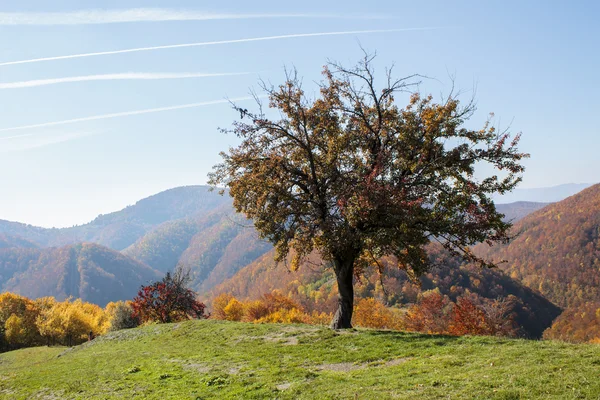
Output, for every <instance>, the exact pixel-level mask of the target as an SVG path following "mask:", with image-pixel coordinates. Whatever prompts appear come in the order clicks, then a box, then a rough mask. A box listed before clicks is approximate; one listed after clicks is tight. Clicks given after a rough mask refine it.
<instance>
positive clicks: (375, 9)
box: [0, 0, 600, 226]
mask: <svg viewBox="0 0 600 400" xmlns="http://www.w3.org/2000/svg"><path fill="white" fill-rule="evenodd" d="M6 3H8V2H2V3H0V219H8V220H13V221H21V222H26V223H31V224H35V225H41V226H70V225H73V224H81V223H85V222H87V221H89V220H91V219H92V218H94V217H95V216H96V215H98V214H100V213H107V212H111V211H115V210H117V209H120V208H122V207H124V206H126V205H128V204H132V203H134V202H135V201H137V200H139V199H141V198H143V197H146V196H148V195H151V194H154V193H157V192H159V191H161V190H164V189H168V188H171V187H175V186H180V185H191V184H203V183H205V182H206V174H207V173H208V172H209V171H210V169H211V167H212V165H214V164H215V163H216V162H218V160H219V157H218V152H219V151H221V150H225V149H227V147H228V146H230V145H234V144H235V139H234V138H233V137H231V136H224V135H221V134H219V133H218V132H217V128H218V127H227V126H229V124H230V123H231V121H232V120H234V119H235V118H236V115H237V114H236V113H235V112H234V111H232V110H231V109H230V107H229V106H228V105H227V104H224V103H216V104H209V105H204V106H197V107H189V108H177V107H176V106H182V105H189V104H196V103H206V102H208V103H210V102H215V101H222V100H223V99H225V98H239V97H244V96H247V95H248V93H249V90H250V88H252V87H256V83H257V80H258V78H259V77H260V78H262V79H265V80H268V81H271V82H273V83H279V82H281V81H282V80H283V67H284V66H295V67H296V68H297V69H298V70H299V73H300V74H301V75H302V76H304V78H305V79H304V81H305V83H306V87H307V89H308V91H309V92H310V91H311V90H313V89H314V84H313V82H314V81H316V80H318V79H320V70H321V67H322V66H323V65H324V64H325V62H326V61H327V59H332V60H336V61H340V62H342V63H344V64H348V65H352V64H353V63H354V62H355V61H356V60H357V59H358V58H359V57H360V56H361V50H360V48H359V43H360V45H362V46H363V47H364V48H365V49H368V50H371V51H377V53H378V58H377V65H378V66H379V67H381V68H382V69H381V71H383V67H385V66H386V65H389V64H390V63H392V62H394V63H395V64H396V69H395V70H396V74H397V75H398V76H404V75H409V74H413V73H419V74H423V75H427V76H429V77H432V78H435V79H430V80H425V81H424V82H423V85H422V88H421V89H422V91H423V92H426V93H432V94H434V96H439V95H440V93H447V92H448V90H449V88H450V83H451V80H450V79H449V74H454V75H455V76H456V84H457V86H458V87H459V88H460V89H462V90H463V91H464V92H465V100H466V99H468V98H469V96H470V95H471V94H472V91H473V88H474V87H476V89H477V90H476V98H477V104H478V112H477V113H476V115H475V116H474V117H473V119H472V121H470V124H472V126H473V127H478V126H480V125H481V124H482V123H483V121H484V120H485V119H486V117H487V114H488V113H489V112H492V111H493V112H494V113H495V115H496V124H497V125H499V126H500V127H501V128H502V127H507V126H508V125H509V124H510V126H511V130H512V131H513V132H515V133H516V132H522V133H523V139H522V145H521V148H522V150H523V151H526V152H529V153H531V159H530V160H528V161H527V162H526V165H527V171H526V173H525V179H524V182H523V185H522V187H542V186H552V185H558V184H562V183H568V182H590V183H595V182H598V181H600V157H598V156H597V152H598V149H599V148H600V128H598V124H597V121H596V115H597V113H598V110H599V109H600V99H599V98H598V96H597V93H596V91H597V88H599V87H600V74H598V71H599V70H600V52H599V51H598V49H599V48H600V26H599V25H598V23H597V17H598V16H599V15H600V6H599V5H598V3H597V2H593V1H587V2H586V1H580V2H553V1H537V2H536V1H528V2H523V1H486V2H481V1H462V2H461V1H458V2H452V3H449V2H446V1H429V2H408V1H378V2H370V4H369V3H368V2H364V1H344V2H323V1H320V2H317V1H305V2H301V3H286V2H281V1H277V2H275V1H273V2H233V1H232V2H222V4H218V3H216V2H205V1H168V2H167V1H144V2H141V1H126V0H125V1H123V0H121V1H103V2H99V1H53V2H48V1H41V0H40V1H27V2H10V3H11V4H6ZM409 28H410V29H412V28H418V29H417V30H404V31H402V29H409ZM365 30H397V31H388V32H379V33H364V34H356V33H355V34H344V35H324V36H312V37H294V38H281V39H274V40H256V41H241V42H236V43H223V44H212V45H205V46H195V47H179V48H163V49H155V50H147V51H136V52H126V53H118V54H104V55H96V56H87V57H73V58H64V59H55V60H46V61H35V62H34V61H31V60H36V59H40V58H42V59H44V58H53V57H57V56H66V55H81V54H87V53H98V52H113V51H118V50H125V49H136V48H147V47H158V46H169V45H177V44H186V43H204V42H221V41H235V40H240V39H250V38H261V37H272V36H286V35H294V34H312V33H328V32H347V31H365ZM16 61H27V62H23V63H14V62H16ZM207 74H208V75H212V76H205V75H207ZM142 78H143V79H142ZM149 78H152V79H149ZM250 105H251V103H248V106H250ZM169 107H173V109H170V110H164V108H169ZM153 109H161V110H162V111H156V112H144V113H139V114H136V113H132V112H135V111H140V110H153ZM115 114H117V115H115ZM107 115H113V117H111V118H105V117H106V116H107ZM88 117H97V118H88ZM72 120H77V121H72ZM65 121H67V122H68V121H71V122H69V123H65ZM32 125H33V127H31V126H32ZM36 125H40V126H37V127H36Z"/></svg>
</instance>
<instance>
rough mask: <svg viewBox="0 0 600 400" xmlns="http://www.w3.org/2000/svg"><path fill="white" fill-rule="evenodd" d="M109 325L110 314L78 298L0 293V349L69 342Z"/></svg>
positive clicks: (103, 329) (74, 342)
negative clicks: (35, 296) (31, 296)
mask: <svg viewBox="0 0 600 400" xmlns="http://www.w3.org/2000/svg"><path fill="white" fill-rule="evenodd" d="M109 328H110V319H109V314H107V313H106V312H105V310H104V309H102V308H101V307H99V306H97V305H95V304H91V303H86V302H83V301H81V300H79V299H78V300H74V301H73V300H71V299H67V300H64V301H56V300H55V299H54V298H53V297H43V298H40V299H37V300H31V299H28V298H26V297H23V296H19V295H16V294H13V293H3V294H0V351H5V350H10V349H16V348H21V347H31V346H39V345H43V344H61V345H67V346H72V345H75V344H79V343H82V342H84V341H86V340H88V337H89V334H90V332H91V333H92V334H93V335H94V336H96V335H101V334H104V333H105V332H106V331H107V330H108V329H109Z"/></svg>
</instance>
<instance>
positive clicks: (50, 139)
mask: <svg viewBox="0 0 600 400" xmlns="http://www.w3.org/2000/svg"><path fill="white" fill-rule="evenodd" d="M104 132H106V131H104ZM100 133H103V132H102V131H94V132H69V133H63V132H61V133H59V134H56V133H46V134H44V135H35V134H24V135H16V136H9V137H3V138H0V140H2V142H3V143H2V146H1V147H0V153H10V152H14V151H24V150H30V149H36V148H40V147H45V146H50V145H53V144H58V143H65V142H70V141H72V140H77V139H81V138H84V137H88V136H93V135H97V134H100ZM8 139H10V140H8Z"/></svg>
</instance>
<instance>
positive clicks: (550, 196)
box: [493, 183, 592, 203]
mask: <svg viewBox="0 0 600 400" xmlns="http://www.w3.org/2000/svg"><path fill="white" fill-rule="evenodd" d="M590 186H592V184H591V183H567V184H564V185H558V186H552V187H543V188H532V189H515V190H513V191H512V192H510V193H507V194H505V195H497V196H494V197H493V199H494V201H495V202H496V203H515V202H520V201H530V202H536V203H554V202H556V201H561V200H564V199H566V198H567V197H569V196H572V195H574V194H576V193H579V192H580V191H582V190H583V189H585V188H588V187H590Z"/></svg>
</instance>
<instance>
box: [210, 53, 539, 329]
mask: <svg viewBox="0 0 600 400" xmlns="http://www.w3.org/2000/svg"><path fill="white" fill-rule="evenodd" d="M372 59H373V58H372V57H370V56H368V55H365V58H364V59H363V60H362V61H361V62H360V63H359V64H358V65H357V66H356V67H354V68H351V69H348V68H345V67H343V66H341V65H338V64H333V63H330V64H328V65H327V66H326V67H325V68H324V70H323V74H324V76H325V81H324V82H322V83H321V87H320V96H319V97H318V98H317V99H309V98H307V96H306V95H305V93H304V91H303V89H302V85H301V81H300V79H298V77H297V75H296V74H295V73H293V74H288V77H287V80H286V82H285V83H284V84H282V85H281V86H279V87H272V86H267V85H266V84H263V85H262V88H263V89H264V91H265V92H266V93H267V95H268V98H269V107H270V108H272V109H275V110H277V111H278V112H279V115H280V117H279V119H270V118H268V117H267V115H266V114H265V112H264V111H263V108H262V104H261V103H260V101H259V100H257V101H258V106H259V108H258V111H256V112H252V111H248V110H246V109H242V108H239V107H235V108H236V110H238V111H239V112H240V115H241V117H242V120H241V121H239V122H235V123H234V124H233V128H232V129H231V130H225V131H230V132H233V133H234V134H235V135H237V136H238V137H239V138H240V139H241V144H240V145H239V146H237V147H235V148H231V149H230V150H229V152H228V153H221V155H222V157H223V162H222V163H221V164H218V165H216V166H215V169H214V171H213V172H212V173H211V174H210V184H212V185H213V186H218V187H221V188H228V189H229V194H230V195H231V196H232V197H233V202H234V206H235V208H236V210H237V211H238V212H243V213H245V214H246V216H247V217H248V218H251V219H252V220H253V221H254V225H255V226H256V228H257V230H258V231H259V232H260V234H261V235H262V237H263V238H266V239H268V240H269V241H271V242H272V243H273V244H274V245H275V248H276V260H278V261H282V260H285V259H286V257H287V256H288V254H289V253H290V250H293V252H292V254H293V255H292V269H294V268H297V267H298V265H299V263H300V261H301V260H302V259H303V258H304V257H306V256H307V255H308V254H309V253H311V252H312V251H313V250H317V251H318V252H319V253H320V254H321V256H322V257H323V258H324V259H325V260H328V261H329V262H330V264H331V265H332V267H333V269H334V271H335V274H336V277H337V284H338V289H339V305H338V310H337V312H336V314H335V316H334V318H333V321H332V327H333V328H336V329H338V328H349V327H351V318H352V309H353V301H354V291H353V276H354V275H355V273H357V272H358V271H360V269H361V268H363V267H364V266H365V265H366V264H367V263H372V262H374V260H375V259H376V258H378V257H381V256H383V255H387V254H391V255H394V256H395V258H396V259H397V261H398V265H399V267H400V268H402V269H404V270H406V271H407V272H408V273H409V275H410V276H411V277H413V278H415V277H417V276H418V275H420V274H422V273H423V272H425V271H427V270H428V269H429V267H430V265H431V262H430V260H429V258H428V256H427V251H426V245H427V244H428V243H429V242H430V241H439V242H441V243H442V244H443V245H444V247H445V248H446V249H448V250H449V251H451V252H452V253H453V254H457V255H461V256H463V257H464V258H466V259H468V260H471V261H477V262H479V263H480V264H481V265H491V263H489V262H486V261H485V260H482V259H479V258H478V257H476V256H475V255H473V253H471V252H470V251H469V246H470V245H473V244H475V243H477V242H482V241H487V242H489V243H492V242H498V241H499V242H504V241H507V240H508V238H509V237H508V233H507V232H508V229H509V228H510V224H509V223H506V222H503V221H502V217H503V215H502V214H500V213H498V212H497V211H496V208H495V206H494V203H493V201H492V200H491V197H490V196H491V194H494V193H505V192H507V191H510V190H512V189H513V188H514V187H515V186H516V185H517V184H518V183H519V182H520V180H521V173H522V172H523V170H524V168H523V166H522V165H521V164H520V163H519V161H520V160H521V159H522V158H524V157H527V155H526V154H523V153H520V152H519V151H518V150H517V144H518V141H519V136H518V135H517V136H516V137H515V138H514V139H512V140H511V139H510V135H509V134H508V133H507V132H502V133H499V132H496V130H495V128H494V127H492V126H490V123H489V121H488V123H486V124H485V125H484V127H483V128H482V129H480V130H471V129H468V128H466V127H465V126H464V123H465V121H466V120H468V119H469V117H470V116H471V115H472V113H473V111H474V105H473V103H472V102H471V103H469V104H467V105H466V106H465V107H461V106H460V103H459V100H458V98H457V96H456V95H455V94H454V93H451V94H450V95H449V96H448V97H447V98H446V99H445V100H444V101H443V102H442V103H439V104H438V103H435V102H434V101H433V99H432V97H431V96H427V97H422V96H421V95H420V94H419V93H413V94H412V95H411V97H410V101H409V103H408V105H407V106H406V107H404V108H400V107H398V106H397V105H396V103H395V98H394V96H395V95H396V94H397V93H398V92H409V91H411V89H412V88H414V87H415V86H414V85H416V83H417V82H416V81H415V80H414V77H408V78H402V79H398V80H395V79H393V78H392V76H391V74H390V73H388V75H387V77H386V78H387V79H386V80H385V82H384V85H383V86H382V87H380V88H378V87H377V86H376V83H375V77H374V76H375V73H374V70H373V68H372V65H371V64H372ZM480 164H488V165H490V166H491V167H492V168H494V169H497V170H500V171H502V172H503V173H504V176H503V177H499V176H497V175H491V176H488V177H485V178H483V179H477V178H476V177H475V175H474V173H475V167H476V166H478V165H480ZM223 191H224V189H222V192H223Z"/></svg>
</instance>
